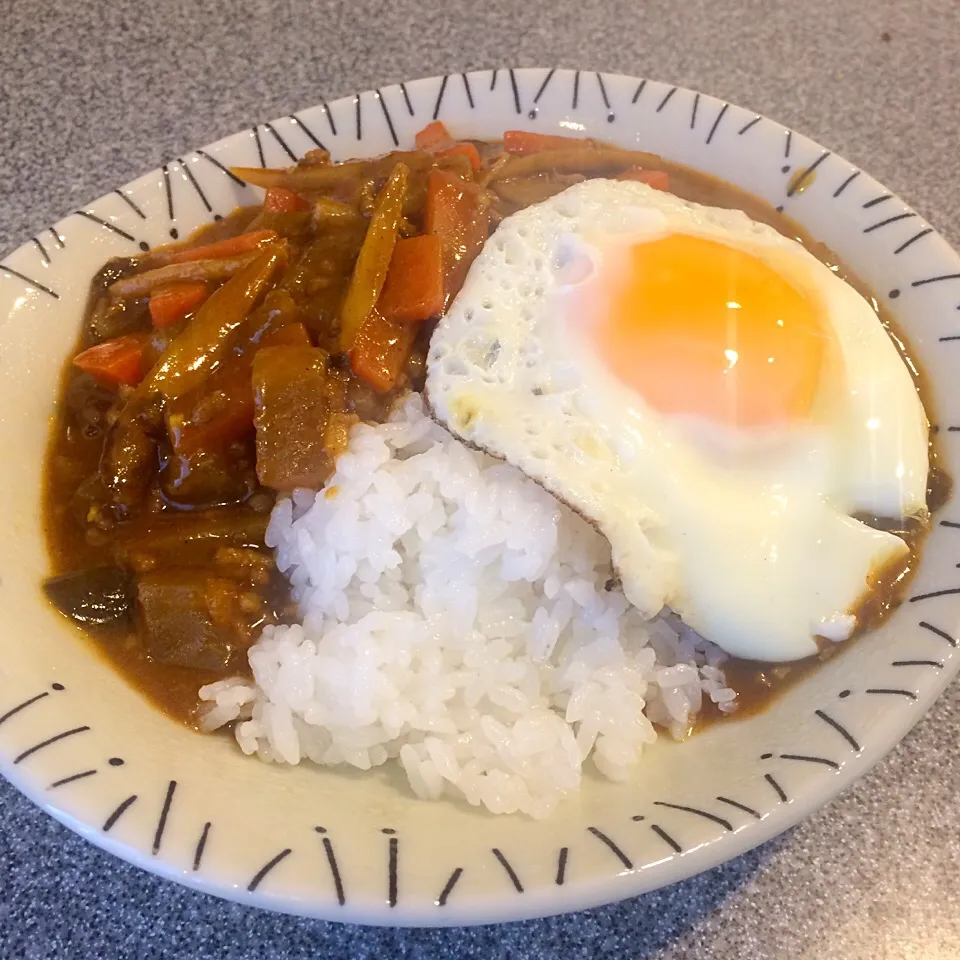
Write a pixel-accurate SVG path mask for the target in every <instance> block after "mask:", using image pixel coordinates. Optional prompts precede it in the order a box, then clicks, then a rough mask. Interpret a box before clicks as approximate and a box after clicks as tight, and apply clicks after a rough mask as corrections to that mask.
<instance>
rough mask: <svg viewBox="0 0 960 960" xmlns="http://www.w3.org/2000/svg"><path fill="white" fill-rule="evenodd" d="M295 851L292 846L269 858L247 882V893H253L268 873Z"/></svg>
mask: <svg viewBox="0 0 960 960" xmlns="http://www.w3.org/2000/svg"><path fill="white" fill-rule="evenodd" d="M291 853H293V850H292V848H290V847H287V849H286V850H281V851H280V852H279V853H278V854H277V855H276V856H275V857H274V858H273V859H272V860H268V861H267V862H266V863H265V864H264V865H263V866H262V867H261V868H260V869H259V870H258V871H257V872H256V873H255V874H254V875H253V879H252V880H251V881H250V882H249V883H248V884H247V893H253V892H254V891H255V890H256V889H257V887H259V886H260V884H261V883H263V881H264V880H265V879H266V877H267V874H268V873H270V871H271V870H273V869H274V867H276V866H277V865H278V864H280V863H281V862H282V861H284V860H286V859H287V857H289V856H290V854H291Z"/></svg>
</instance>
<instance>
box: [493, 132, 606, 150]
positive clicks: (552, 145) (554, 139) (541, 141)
mask: <svg viewBox="0 0 960 960" xmlns="http://www.w3.org/2000/svg"><path fill="white" fill-rule="evenodd" d="M592 145H593V141H592V140H588V139H586V138H584V137H560V136H557V135H556V134H551V133H530V132H529V131H528V130H508V131H507V132H506V133H505V134H504V135H503V149H504V150H505V151H506V152H507V153H518V154H520V155H521V156H523V155H525V154H528V153H540V151H541V150H568V149H570V147H582V146H592Z"/></svg>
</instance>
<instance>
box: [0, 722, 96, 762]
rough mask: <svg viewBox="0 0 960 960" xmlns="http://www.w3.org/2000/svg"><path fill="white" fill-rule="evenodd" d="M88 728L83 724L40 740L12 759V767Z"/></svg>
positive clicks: (84, 731)
mask: <svg viewBox="0 0 960 960" xmlns="http://www.w3.org/2000/svg"><path fill="white" fill-rule="evenodd" d="M89 729H90V728H89V727H88V726H86V724H84V725H83V726H82V727H73V728H72V729H70V730H64V731H63V733H58V734H55V735H54V736H52V737H47V739H46V740H41V741H40V743H35V744H34V745H33V746H32V747H28V748H27V749H26V750H24V751H23V752H22V753H20V754H17V756H15V757H14V758H13V763H14V766H16V765H17V764H18V763H22V762H23V761H24V760H26V759H27V758H28V757H32V756H33V755H34V754H35V753H39V752H40V751H41V750H46V748H47V747H52V746H53V744H55V743H59V742H60V741H61V740H68V739H69V738H70V737H75V736H77V734H79V733H86V732H87V731H88V730H89Z"/></svg>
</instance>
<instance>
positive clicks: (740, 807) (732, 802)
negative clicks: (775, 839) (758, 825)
mask: <svg viewBox="0 0 960 960" xmlns="http://www.w3.org/2000/svg"><path fill="white" fill-rule="evenodd" d="M717 800H718V801H719V802H720V803H725V804H726V805H727V806H728V807H734V808H735V809H737V810H742V811H743V812H744V813H749V814H750V816H751V817H755V818H756V819H757V820H762V819H763V814H762V813H760V812H759V811H757V810H754V809H753V807H748V806H747V805H746V804H745V803H740V802H739V801H738V800H731V799H730V798H729V797H717Z"/></svg>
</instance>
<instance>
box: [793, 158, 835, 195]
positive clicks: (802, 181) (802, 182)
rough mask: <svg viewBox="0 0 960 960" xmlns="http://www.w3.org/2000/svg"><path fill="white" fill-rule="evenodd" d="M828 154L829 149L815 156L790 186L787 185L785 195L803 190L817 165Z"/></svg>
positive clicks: (809, 181)
mask: <svg viewBox="0 0 960 960" xmlns="http://www.w3.org/2000/svg"><path fill="white" fill-rule="evenodd" d="M829 156H830V151H829V150H824V151H823V153H821V154H820V156H819V157H817V159H816V160H814V161H813V163H811V164H810V166H809V167H807V169H806V170H804V171H803V172H802V173H801V174H800V176H799V177H796V178H795V179H794V180H793V182H792V183H791V184H790V186H789V187H787V197H792V196H793V195H794V194H795V193H799V192H800V191H801V190H805V189H806V188H807V187H808V186H809V185H810V183H811V177H812V176H813V174H814V173H815V171H816V169H817V167H819V166H820V164H821V163H823V162H824V161H825V160H826V159H827V157H829Z"/></svg>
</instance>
